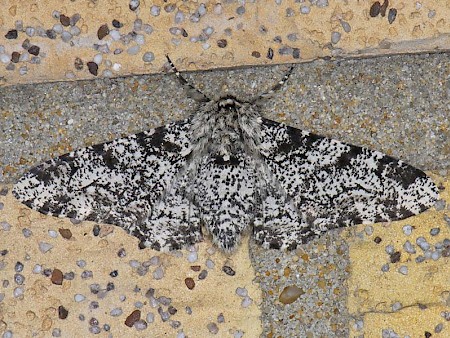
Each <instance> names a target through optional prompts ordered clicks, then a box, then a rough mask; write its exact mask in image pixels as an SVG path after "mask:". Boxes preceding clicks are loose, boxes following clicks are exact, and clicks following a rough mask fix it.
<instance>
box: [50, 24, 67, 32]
mask: <svg viewBox="0 0 450 338" xmlns="http://www.w3.org/2000/svg"><path fill="white" fill-rule="evenodd" d="M52 29H53V30H54V31H55V32H56V33H58V34H61V33H62V32H63V30H64V28H63V26H62V25H61V24H59V23H58V24H55V25H53V28H52Z"/></svg>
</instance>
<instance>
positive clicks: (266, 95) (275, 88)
mask: <svg viewBox="0 0 450 338" xmlns="http://www.w3.org/2000/svg"><path fill="white" fill-rule="evenodd" d="M293 71H294V66H291V67H289V69H288V70H287V72H286V73H285V74H284V76H283V78H282V79H281V80H280V81H278V82H277V83H276V84H275V85H274V86H273V87H272V88H271V89H270V90H269V91H267V92H265V93H262V94H260V95H259V96H258V97H257V98H256V99H254V100H252V101H251V103H255V101H258V100H260V99H269V98H271V96H272V94H274V93H276V92H277V91H279V90H280V89H281V88H282V87H283V86H284V84H285V83H286V81H287V80H288V79H289V77H290V76H291V75H292V72H293Z"/></svg>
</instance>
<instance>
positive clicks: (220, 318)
mask: <svg viewBox="0 0 450 338" xmlns="http://www.w3.org/2000/svg"><path fill="white" fill-rule="evenodd" d="M217 322H218V323H219V324H220V323H225V317H224V315H223V313H219V315H218V316H217Z"/></svg>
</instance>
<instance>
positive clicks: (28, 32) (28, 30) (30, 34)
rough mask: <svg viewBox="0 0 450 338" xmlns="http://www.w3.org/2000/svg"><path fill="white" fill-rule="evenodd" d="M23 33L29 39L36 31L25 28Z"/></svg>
mask: <svg viewBox="0 0 450 338" xmlns="http://www.w3.org/2000/svg"><path fill="white" fill-rule="evenodd" d="M25 33H26V34H27V35H28V36H29V37H30V38H31V37H33V36H34V34H35V33H36V30H35V29H34V28H33V27H27V28H26V29H25Z"/></svg>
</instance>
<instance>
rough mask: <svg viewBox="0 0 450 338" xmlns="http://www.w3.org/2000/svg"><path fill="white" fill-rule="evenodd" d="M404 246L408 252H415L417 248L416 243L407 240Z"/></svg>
mask: <svg viewBox="0 0 450 338" xmlns="http://www.w3.org/2000/svg"><path fill="white" fill-rule="evenodd" d="M403 248H404V249H405V251H406V252H407V253H410V254H415V253H416V249H415V248H414V245H413V244H412V243H411V242H410V241H406V242H405V244H403Z"/></svg>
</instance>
